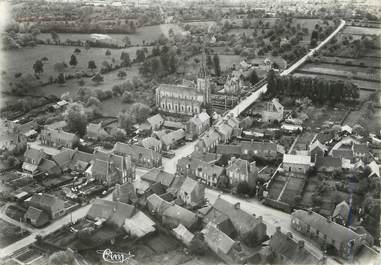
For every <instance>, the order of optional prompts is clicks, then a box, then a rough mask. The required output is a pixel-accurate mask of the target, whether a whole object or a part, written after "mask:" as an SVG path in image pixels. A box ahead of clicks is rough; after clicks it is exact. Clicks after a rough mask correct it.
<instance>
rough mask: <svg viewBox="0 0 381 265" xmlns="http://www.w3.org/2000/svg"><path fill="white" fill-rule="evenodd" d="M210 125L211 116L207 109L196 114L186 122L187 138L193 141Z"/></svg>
mask: <svg viewBox="0 0 381 265" xmlns="http://www.w3.org/2000/svg"><path fill="white" fill-rule="evenodd" d="M209 127H210V117H209V115H208V113H206V111H205V110H203V111H202V112H201V113H199V114H196V115H195V116H193V117H192V118H190V119H189V121H188V122H187V123H186V129H185V131H186V134H185V139H186V140H188V141H193V140H195V139H196V138H197V137H199V136H200V135H201V134H202V133H203V132H205V131H206V130H207V129H209Z"/></svg>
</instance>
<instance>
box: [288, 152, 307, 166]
mask: <svg viewBox="0 0 381 265" xmlns="http://www.w3.org/2000/svg"><path fill="white" fill-rule="evenodd" d="M283 163H290V164H301V165H310V164H311V157H310V156H305V155H290V154H284V155H283Z"/></svg>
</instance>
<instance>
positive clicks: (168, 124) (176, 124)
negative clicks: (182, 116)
mask: <svg viewBox="0 0 381 265" xmlns="http://www.w3.org/2000/svg"><path fill="white" fill-rule="evenodd" d="M163 126H164V127H166V128H173V129H184V128H185V125H184V124H183V123H181V122H178V121H164V124H163Z"/></svg>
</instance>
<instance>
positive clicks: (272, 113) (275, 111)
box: [262, 98, 284, 123]
mask: <svg viewBox="0 0 381 265" xmlns="http://www.w3.org/2000/svg"><path fill="white" fill-rule="evenodd" d="M283 114H284V107H283V106H282V105H281V104H280V103H279V100H278V99H277V98H273V100H272V101H271V102H267V103H266V107H265V110H263V111H262V121H263V122H268V123H272V122H274V121H278V122H279V121H281V120H282V119H283Z"/></svg>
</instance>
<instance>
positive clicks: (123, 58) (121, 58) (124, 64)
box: [120, 52, 131, 67]
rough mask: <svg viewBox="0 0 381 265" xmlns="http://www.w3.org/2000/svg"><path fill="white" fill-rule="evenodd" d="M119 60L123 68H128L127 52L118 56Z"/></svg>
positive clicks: (128, 58) (128, 57)
mask: <svg viewBox="0 0 381 265" xmlns="http://www.w3.org/2000/svg"><path fill="white" fill-rule="evenodd" d="M120 60H121V61H122V63H121V65H122V66H123V67H128V66H130V65H131V60H130V55H129V54H128V53H127V52H122V53H121V54H120Z"/></svg>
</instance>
